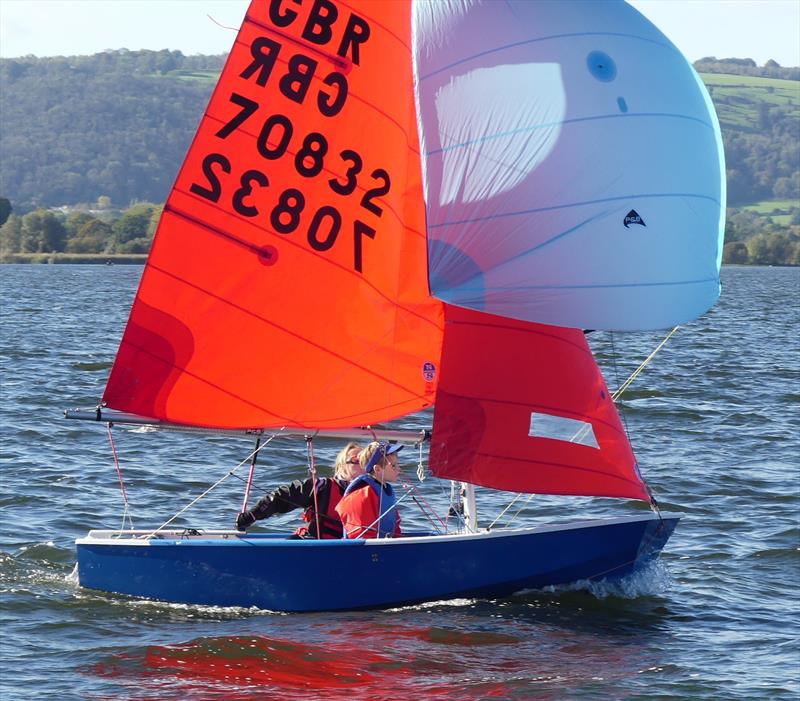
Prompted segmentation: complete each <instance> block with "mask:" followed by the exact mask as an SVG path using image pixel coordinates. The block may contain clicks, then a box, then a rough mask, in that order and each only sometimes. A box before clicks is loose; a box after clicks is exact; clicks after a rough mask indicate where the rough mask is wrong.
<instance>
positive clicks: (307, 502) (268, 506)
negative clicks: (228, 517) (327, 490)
mask: <svg viewBox="0 0 800 701" xmlns="http://www.w3.org/2000/svg"><path fill="white" fill-rule="evenodd" d="M320 481H321V480H317V483H318V486H319V482H320ZM313 503H314V480H312V479H311V478H309V479H306V480H302V481H301V480H295V481H294V482H290V483H289V484H284V485H281V486H280V487H278V488H277V489H275V490H273V491H272V492H270V493H269V494H267V495H265V496H263V497H261V499H259V500H258V502H257V503H256V505H255V506H254V507H253V508H252V509H250V510H249V511H243V512H242V513H240V514H239V515H238V516H237V517H236V530H239V531H243V530H245V529H246V528H248V527H249V526H251V525H253V523H255V522H256V521H260V520H261V519H264V518H269V517H270V516H274V515H275V514H287V513H289V512H290V511H294V510H295V509H307V508H308V507H309V506H311V505H313Z"/></svg>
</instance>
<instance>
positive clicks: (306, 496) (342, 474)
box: [236, 443, 363, 538]
mask: <svg viewBox="0 0 800 701" xmlns="http://www.w3.org/2000/svg"><path fill="white" fill-rule="evenodd" d="M360 452H361V449H360V447H359V446H358V445H356V444H355V443H348V444H347V445H346V446H345V447H344V448H342V449H341V450H340V451H339V453H338V454H337V455H336V464H335V467H334V471H333V477H318V478H317V499H316V506H317V507H318V508H319V513H317V511H316V510H315V503H314V480H313V479H312V478H311V477H309V478H308V479H306V480H295V481H294V482H291V483H290V484H284V485H283V486H281V487H278V488H277V489H275V490H274V491H273V492H271V493H269V494H267V495H265V496H264V497H262V498H261V499H260V500H259V501H258V503H256V505H255V506H254V507H253V508H252V509H250V510H249V511H243V512H241V513H240V514H239V515H238V516H237V517H236V530H237V531H245V530H247V529H248V528H249V527H250V526H252V525H253V524H254V523H255V522H256V521H260V520H261V519H265V518H269V517H270V516H274V515H275V514H286V513H289V512H290V511H294V510H295V509H303V520H304V521H305V524H304V525H302V526H300V527H299V528H298V529H297V530H296V531H295V533H294V535H293V536H292V537H294V538H320V537H321V538H341V537H342V521H341V519H340V518H339V514H338V513H336V505H337V504H338V503H339V500H340V499H341V498H342V496H343V495H344V492H345V490H346V489H347V486H348V485H349V484H350V482H351V481H352V480H353V479H355V478H356V477H358V476H359V475H360V474H362V472H363V470H362V468H361V464H360V463H359V459H358V457H359V453H360ZM317 516H319V518H317ZM318 523H319V533H317V524H318Z"/></svg>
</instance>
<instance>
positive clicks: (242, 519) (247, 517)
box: [236, 511, 256, 531]
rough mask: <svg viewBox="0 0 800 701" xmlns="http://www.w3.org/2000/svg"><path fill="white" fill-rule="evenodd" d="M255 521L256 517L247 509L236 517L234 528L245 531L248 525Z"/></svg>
mask: <svg viewBox="0 0 800 701" xmlns="http://www.w3.org/2000/svg"><path fill="white" fill-rule="evenodd" d="M255 522H256V517H255V516H253V514H251V513H250V512H249V511H243V512H242V513H240V514H239V515H238V516H237V517H236V530H237V531H246V530H247V528H248V527H249V526H252V525H253V524H254V523H255Z"/></svg>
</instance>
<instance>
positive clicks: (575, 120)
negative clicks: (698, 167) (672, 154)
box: [425, 112, 714, 156]
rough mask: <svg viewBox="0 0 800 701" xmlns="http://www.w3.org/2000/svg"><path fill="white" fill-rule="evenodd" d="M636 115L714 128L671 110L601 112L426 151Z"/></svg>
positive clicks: (447, 149) (428, 153) (444, 149)
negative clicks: (679, 120) (620, 112)
mask: <svg viewBox="0 0 800 701" xmlns="http://www.w3.org/2000/svg"><path fill="white" fill-rule="evenodd" d="M635 117H667V118H670V119H685V120H688V121H690V122H698V123H699V124H702V125H703V126H704V127H708V128H709V129H711V130H712V131H713V130H714V125H713V124H711V123H709V122H706V121H705V120H703V119H700V118H698V117H692V116H690V115H688V114H673V113H670V112H639V113H632V112H628V113H626V114H601V115H595V116H592V117H575V118H573V119H564V120H561V121H558V122H546V123H543V124H533V125H531V126H527V127H520V128H518V129H512V130H510V131H502V132H497V133H496V134H487V135H485V136H482V137H481V138H479V139H471V140H469V141H462V142H460V143H458V144H450V145H448V146H443V147H442V148H438V149H434V150H432V151H427V152H426V153H425V155H426V156H434V155H436V154H439V153H446V152H447V151H454V150H456V149H459V148H465V147H467V146H471V145H473V144H482V143H485V142H487V141H492V140H494V139H502V138H504V137H510V136H516V135H517V134H527V133H529V132H532V131H536V130H537V129H552V128H553V127H560V126H563V125H565V124H577V123H580V122H594V121H599V120H603V119H632V118H635Z"/></svg>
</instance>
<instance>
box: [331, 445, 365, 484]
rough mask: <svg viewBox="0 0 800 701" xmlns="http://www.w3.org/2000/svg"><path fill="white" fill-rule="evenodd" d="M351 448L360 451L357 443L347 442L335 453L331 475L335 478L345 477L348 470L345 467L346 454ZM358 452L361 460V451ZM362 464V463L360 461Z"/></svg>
mask: <svg viewBox="0 0 800 701" xmlns="http://www.w3.org/2000/svg"><path fill="white" fill-rule="evenodd" d="M351 450H359V451H361V446H360V445H358V443H348V444H347V445H346V446H345V447H344V448H342V449H341V450H340V451H339V452H338V453H336V462H335V463H334V464H333V476H334V477H335V478H336V479H347V475H348V474H349V471H348V469H347V455H348V453H349V452H350V451H351ZM362 452H363V451H361V452H359V454H358V459H359V461H360V460H361V453H362ZM361 464H362V466H363V464H364V463H361Z"/></svg>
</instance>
